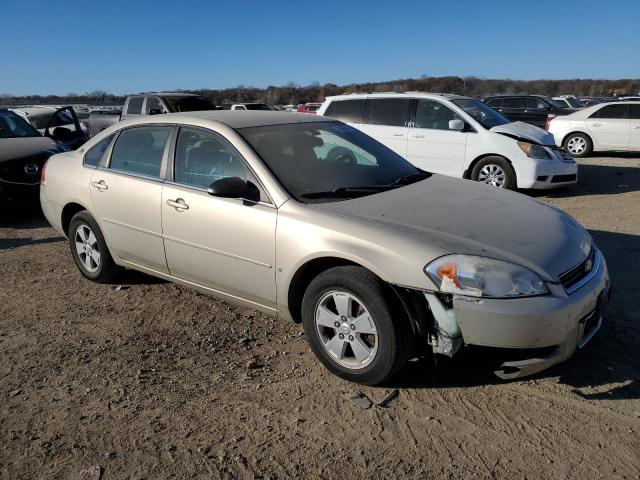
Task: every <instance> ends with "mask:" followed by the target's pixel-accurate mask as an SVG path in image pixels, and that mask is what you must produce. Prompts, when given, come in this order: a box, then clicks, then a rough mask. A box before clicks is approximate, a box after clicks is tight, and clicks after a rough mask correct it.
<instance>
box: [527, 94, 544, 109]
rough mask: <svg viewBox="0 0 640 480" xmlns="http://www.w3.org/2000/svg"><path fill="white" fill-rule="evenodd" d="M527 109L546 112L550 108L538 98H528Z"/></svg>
mask: <svg viewBox="0 0 640 480" xmlns="http://www.w3.org/2000/svg"><path fill="white" fill-rule="evenodd" d="M526 102H527V108H528V109H534V110H544V109H545V108H547V107H548V105H547V102H545V101H544V100H541V99H540V98H536V97H527V101H526Z"/></svg>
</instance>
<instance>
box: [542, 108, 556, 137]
mask: <svg viewBox="0 0 640 480" xmlns="http://www.w3.org/2000/svg"><path fill="white" fill-rule="evenodd" d="M554 118H556V116H555V115H553V114H552V113H549V114H548V115H547V121H546V122H545V124H544V129H545V130H546V131H547V132H548V131H549V127H550V126H551V120H553V119H554Z"/></svg>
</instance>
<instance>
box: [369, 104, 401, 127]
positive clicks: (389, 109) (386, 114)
mask: <svg viewBox="0 0 640 480" xmlns="http://www.w3.org/2000/svg"><path fill="white" fill-rule="evenodd" d="M410 103H411V100H410V99H408V98H375V99H373V100H372V101H371V119H370V120H369V123H370V124H371V125H386V126H391V127H403V126H404V125H406V122H407V110H408V109H409V104H410Z"/></svg>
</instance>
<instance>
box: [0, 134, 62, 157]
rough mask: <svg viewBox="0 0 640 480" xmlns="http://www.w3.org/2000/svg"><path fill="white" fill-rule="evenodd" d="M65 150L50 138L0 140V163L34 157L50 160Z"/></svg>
mask: <svg viewBox="0 0 640 480" xmlns="http://www.w3.org/2000/svg"><path fill="white" fill-rule="evenodd" d="M62 151H63V150H62V149H61V148H60V147H59V146H58V144H57V143H56V142H55V141H53V140H52V139H50V138H48V137H21V138H0V162H5V161H9V160H19V159H23V158H24V159H30V158H33V157H40V156H42V157H45V156H46V158H49V157H50V156H51V155H54V154H56V153H60V152H62Z"/></svg>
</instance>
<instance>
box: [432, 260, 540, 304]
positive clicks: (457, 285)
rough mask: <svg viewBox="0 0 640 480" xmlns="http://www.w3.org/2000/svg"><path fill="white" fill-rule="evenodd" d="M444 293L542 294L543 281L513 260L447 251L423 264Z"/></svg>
mask: <svg viewBox="0 0 640 480" xmlns="http://www.w3.org/2000/svg"><path fill="white" fill-rule="evenodd" d="M424 270H425V272H426V273H427V275H429V278H431V280H433V282H434V283H435V284H436V285H437V286H438V288H439V289H440V291H441V292H443V293H455V294H458V295H466V296H470V297H488V298H513V297H525V296H526V297H529V296H533V295H544V294H545V293H548V292H549V290H548V289H547V286H546V285H545V283H544V281H543V280H542V279H541V278H540V277H539V276H538V275H537V274H536V273H535V272H532V271H531V270H529V269H528V268H525V267H521V266H520V265H516V264H515V263H510V262H505V261H502V260H494V259H493V258H485V257H476V256H473V255H446V256H444V257H440V258H438V259H437V260H434V261H433V262H431V263H430V264H429V265H427V266H426V267H425V269H424Z"/></svg>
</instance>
